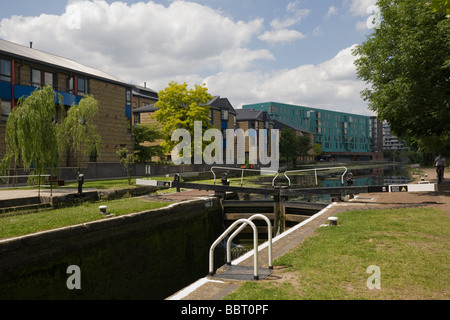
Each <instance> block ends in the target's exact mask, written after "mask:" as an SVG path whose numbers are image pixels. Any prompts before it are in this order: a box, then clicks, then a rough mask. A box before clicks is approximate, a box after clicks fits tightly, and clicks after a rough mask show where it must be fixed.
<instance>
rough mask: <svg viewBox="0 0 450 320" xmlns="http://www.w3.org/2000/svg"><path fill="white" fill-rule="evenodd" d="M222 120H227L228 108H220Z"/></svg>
mask: <svg viewBox="0 0 450 320" xmlns="http://www.w3.org/2000/svg"><path fill="white" fill-rule="evenodd" d="M222 120H225V121H228V110H222Z"/></svg>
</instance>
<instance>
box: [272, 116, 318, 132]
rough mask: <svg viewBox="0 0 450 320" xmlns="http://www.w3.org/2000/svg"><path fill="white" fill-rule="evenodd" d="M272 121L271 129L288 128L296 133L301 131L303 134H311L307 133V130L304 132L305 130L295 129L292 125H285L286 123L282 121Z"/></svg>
mask: <svg viewBox="0 0 450 320" xmlns="http://www.w3.org/2000/svg"><path fill="white" fill-rule="evenodd" d="M272 121H273V128H274V129H279V130H283V129H284V128H285V127H288V128H291V129H294V130H296V131H301V132H304V133H309V134H311V132H310V131H308V130H305V129H302V128H299V127H296V126H293V125H290V124H287V123H284V122H282V121H279V120H276V119H273V120H272Z"/></svg>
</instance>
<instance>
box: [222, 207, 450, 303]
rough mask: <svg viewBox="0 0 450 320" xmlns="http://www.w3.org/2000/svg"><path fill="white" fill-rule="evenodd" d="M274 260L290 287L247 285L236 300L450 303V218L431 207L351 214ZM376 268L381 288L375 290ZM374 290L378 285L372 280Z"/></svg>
mask: <svg viewBox="0 0 450 320" xmlns="http://www.w3.org/2000/svg"><path fill="white" fill-rule="evenodd" d="M338 217H339V226H338V227H322V228H319V229H318V231H317V235H316V236H313V237H311V238H309V239H307V240H306V241H305V242H304V243H302V244H301V245H300V246H299V247H297V248H296V249H294V250H292V251H290V252H289V253H287V254H285V255H284V256H282V257H280V258H278V259H276V260H275V262H274V265H275V266H278V267H280V266H281V267H282V269H281V272H282V274H283V275H284V277H285V278H286V279H285V281H272V280H263V281H259V282H254V281H253V282H246V283H245V284H243V285H242V286H241V287H240V288H239V289H238V290H237V291H235V292H234V293H232V294H230V295H229V296H227V297H226V299H229V300H234V299H236V300H238V299H243V300H258V299H276V300H292V299H294V300H302V299H313V300H330V299H337V300H350V299H358V300H359V299H374V300H380V299H402V300H403V299H405V300H409V299H425V300H428V299H432V300H435V299H436V300H437V299H439V300H440V299H445V300H448V299H449V298H450V264H449V263H448V262H449V260H448V259H449V257H450V246H449V244H450V219H449V218H448V217H447V216H446V214H445V212H443V211H441V210H438V209H432V208H411V209H395V210H394V209H392V210H365V211H363V210H362V211H351V212H345V213H341V214H339V215H338ZM369 266H377V267H379V270H380V286H381V289H376V288H375V289H372V290H370V289H369V288H368V285H367V282H368V278H369V277H370V276H372V275H373V274H372V273H367V272H366V271H367V268H368V267H369ZM369 282H370V283H374V282H373V281H369Z"/></svg>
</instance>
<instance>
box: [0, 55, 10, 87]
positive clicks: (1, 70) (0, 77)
mask: <svg viewBox="0 0 450 320" xmlns="http://www.w3.org/2000/svg"><path fill="white" fill-rule="evenodd" d="M0 81H6V82H11V61H9V60H3V59H0Z"/></svg>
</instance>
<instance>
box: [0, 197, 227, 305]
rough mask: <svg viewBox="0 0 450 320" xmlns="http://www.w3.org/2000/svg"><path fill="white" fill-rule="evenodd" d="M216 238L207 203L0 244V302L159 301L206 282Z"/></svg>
mask: <svg viewBox="0 0 450 320" xmlns="http://www.w3.org/2000/svg"><path fill="white" fill-rule="evenodd" d="M222 231H223V219H222V216H221V211H220V209H219V205H218V200H217V199H216V198H211V199H208V200H201V199H200V200H193V201H189V202H186V203H179V204H175V205H171V206H169V207H166V208H162V209H157V210H152V211H148V212H141V213H136V214H130V215H126V216H120V217H114V218H110V219H105V220H100V221H97V222H92V223H86V224H83V225H77V226H72V227H68V228H62V229H58V230H54V231H49V232H43V233H39V234H34V235H29V236H24V237H19V238H14V239H9V240H5V241H1V242H0V299H2V300H7V299H49V300H50V299H157V300H159V299H164V298H166V297H168V296H170V295H171V294H173V293H175V292H176V291H178V290H179V289H181V288H183V287H185V286H187V285H189V284H190V283H192V282H193V281H195V280H197V279H198V278H199V277H202V276H204V275H206V274H207V272H208V252H209V247H210V245H211V243H212V242H213V241H214V240H215V239H216V238H217V236H218V235H220V233H221V232H222ZM72 265H76V266H78V267H79V268H80V284H81V289H72V290H70V289H68V287H67V280H68V279H69V277H71V276H72V274H73V273H72V272H69V273H68V271H67V268H68V267H69V266H72Z"/></svg>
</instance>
